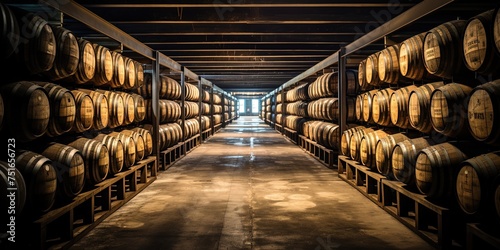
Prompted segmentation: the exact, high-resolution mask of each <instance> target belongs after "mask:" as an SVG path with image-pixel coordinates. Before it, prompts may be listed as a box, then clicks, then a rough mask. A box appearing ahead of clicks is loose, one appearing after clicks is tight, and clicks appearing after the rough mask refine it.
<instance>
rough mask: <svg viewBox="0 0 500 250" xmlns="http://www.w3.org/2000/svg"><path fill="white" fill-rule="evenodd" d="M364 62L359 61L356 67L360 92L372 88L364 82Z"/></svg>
mask: <svg viewBox="0 0 500 250" xmlns="http://www.w3.org/2000/svg"><path fill="white" fill-rule="evenodd" d="M366 60H367V59H364V60H363V61H361V62H360V63H359V66H358V84H359V88H360V89H361V91H367V90H370V89H371V87H372V86H371V85H370V84H368V81H367V80H366Z"/></svg>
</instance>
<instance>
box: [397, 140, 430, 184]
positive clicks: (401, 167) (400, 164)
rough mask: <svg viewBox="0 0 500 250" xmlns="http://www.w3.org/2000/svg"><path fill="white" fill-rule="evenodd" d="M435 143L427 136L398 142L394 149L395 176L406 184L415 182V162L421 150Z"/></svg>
mask: <svg viewBox="0 0 500 250" xmlns="http://www.w3.org/2000/svg"><path fill="white" fill-rule="evenodd" d="M431 145H433V142H432V141H431V140H429V139H425V138H415V139H410V140H406V141H402V142H399V143H397V144H396V146H394V148H393V150H392V172H393V173H394V177H395V178H396V179H397V180H398V181H401V182H403V183H405V184H408V185H414V184H415V163H416V160H417V154H418V152H419V151H420V150H422V149H424V148H426V147H429V146H431Z"/></svg>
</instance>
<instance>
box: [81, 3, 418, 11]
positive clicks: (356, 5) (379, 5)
mask: <svg viewBox="0 0 500 250" xmlns="http://www.w3.org/2000/svg"><path fill="white" fill-rule="evenodd" d="M413 5H414V4H399V5H398V6H402V7H410V6H413ZM85 6H86V7H88V8H155V9H156V8H387V7H388V4H387V3H259V4H255V3H250V4H240V3H230V4H218V3H215V2H214V3H210V4H198V3H197V4H179V3H175V4H144V3H140V4H86V5H85Z"/></svg>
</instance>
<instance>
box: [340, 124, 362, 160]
mask: <svg viewBox="0 0 500 250" xmlns="http://www.w3.org/2000/svg"><path fill="white" fill-rule="evenodd" d="M363 129H366V127H364V126H356V127H353V128H350V129H346V130H345V131H344V132H343V133H342V137H341V138H340V152H341V153H342V154H343V155H345V156H350V155H351V152H350V146H349V144H350V142H351V137H352V136H353V135H354V133H356V131H358V130H363Z"/></svg>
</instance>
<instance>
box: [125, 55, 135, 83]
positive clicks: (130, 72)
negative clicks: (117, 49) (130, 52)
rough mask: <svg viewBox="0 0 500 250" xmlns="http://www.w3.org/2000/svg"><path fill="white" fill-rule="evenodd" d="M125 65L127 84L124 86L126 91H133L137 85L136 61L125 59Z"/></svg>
mask: <svg viewBox="0 0 500 250" xmlns="http://www.w3.org/2000/svg"><path fill="white" fill-rule="evenodd" d="M123 61H124V64H125V83H124V84H123V88H124V89H133V88H135V86H136V85H137V72H136V70H135V62H134V60H132V59H130V58H128V57H124V60H123Z"/></svg>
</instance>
